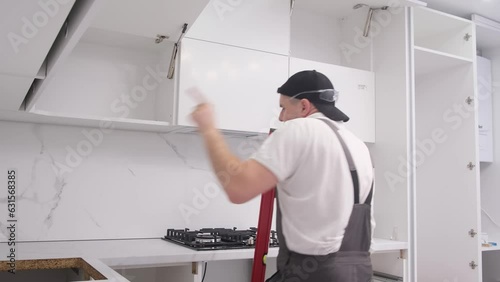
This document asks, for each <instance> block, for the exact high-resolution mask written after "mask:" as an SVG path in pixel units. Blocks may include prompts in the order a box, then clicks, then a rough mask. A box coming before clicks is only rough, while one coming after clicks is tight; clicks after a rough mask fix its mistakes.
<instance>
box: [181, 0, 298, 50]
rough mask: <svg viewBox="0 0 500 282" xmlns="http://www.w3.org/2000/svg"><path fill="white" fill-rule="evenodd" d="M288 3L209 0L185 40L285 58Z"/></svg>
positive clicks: (281, 1)
mask: <svg viewBox="0 0 500 282" xmlns="http://www.w3.org/2000/svg"><path fill="white" fill-rule="evenodd" d="M290 4H291V1H290V0H253V1H241V0H238V1H234V0H212V1H210V3H209V4H208V5H207V6H206V7H205V9H204V10H203V12H202V13H201V14H200V16H199V17H198V19H197V20H196V21H195V22H194V24H193V26H192V27H191V29H190V30H189V32H188V33H187V35H186V37H189V38H194V39H200V40H206V41H210V42H215V43H221V44H227V45H231V46H238V47H243V48H249V49H253V50H260V51H265V52H270V53H276V54H282V55H288V54H289V49H290V48H289V46H290Z"/></svg>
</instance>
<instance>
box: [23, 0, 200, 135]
mask: <svg viewBox="0 0 500 282" xmlns="http://www.w3.org/2000/svg"><path fill="white" fill-rule="evenodd" d="M181 2H182V3H181ZM206 3H208V0H200V1H191V2H190V3H189V4H186V3H185V2H184V1H175V0H172V1H156V0H148V1H142V2H141V3H138V2H136V1H107V2H106V3H103V2H102V1H95V2H94V1H81V2H78V3H77V5H78V7H77V9H75V11H74V13H72V14H71V15H70V19H71V20H70V21H69V25H70V28H69V32H68V36H64V37H62V38H58V41H57V42H56V43H57V47H58V48H56V50H55V51H54V54H53V56H52V57H51V60H50V61H49V64H48V67H47V69H48V73H47V77H46V78H45V79H43V80H40V81H37V82H36V83H35V85H34V87H33V89H32V91H31V92H30V93H29V95H28V96H27V98H26V103H25V105H26V109H27V111H29V112H30V113H32V114H38V115H41V116H40V119H41V120H47V121H49V122H50V121H51V120H53V119H52V117H58V118H60V120H61V121H62V123H67V124H69V125H71V124H73V125H79V126H80V125H88V126H94V127H96V126H97V127H102V126H101V124H102V123H106V122H107V123H109V122H112V123H113V126H114V127H115V128H122V129H136V130H155V131H168V129H167V128H166V126H167V125H172V124H173V122H172V121H173V119H174V113H173V111H174V98H175V97H174V96H175V95H176V94H175V87H176V80H177V75H178V74H177V72H178V71H174V74H175V76H174V77H173V79H168V78H167V72H168V69H169V65H170V62H171V56H172V52H173V48H174V42H176V41H177V40H178V38H179V37H180V35H181V30H182V25H183V24H184V23H187V24H188V26H190V25H191V24H192V22H194V20H195V19H196V17H197V16H198V15H199V13H200V12H201V11H202V10H203V8H204V6H205V5H206ZM98 4H100V5H98ZM173 7H176V9H172V8H173ZM116 11H120V13H117V12H116ZM94 16H95V18H94ZM158 35H164V36H165V39H164V40H157V39H158V38H157V36H158ZM176 62H177V63H175V64H174V65H176V66H178V59H177V61H176ZM24 119H25V120H31V119H32V118H31V117H30V116H27V117H25V118H24ZM170 130H171V129H170Z"/></svg>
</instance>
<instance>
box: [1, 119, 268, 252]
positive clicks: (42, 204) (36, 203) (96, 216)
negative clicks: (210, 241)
mask: <svg viewBox="0 0 500 282" xmlns="http://www.w3.org/2000/svg"><path fill="white" fill-rule="evenodd" d="M226 140H227V141H228V143H229V144H230V147H231V149H232V151H233V152H235V153H236V154H237V155H239V156H240V157H242V158H246V157H248V156H249V155H250V154H251V153H252V152H253V151H254V150H255V148H257V147H258V146H259V144H260V142H261V141H262V140H259V139H255V138H244V137H226ZM11 169H15V170H16V172H17V177H16V178H17V179H16V201H17V202H16V211H15V216H16V218H17V220H18V221H17V229H16V233H17V236H16V238H17V240H18V241H46V240H84V239H119V238H154V237H161V236H163V235H164V234H165V232H166V229H167V228H185V227H187V228H191V229H195V228H202V227H238V228H248V227H250V226H256V225H257V221H258V213H259V205H260V197H258V198H256V199H254V200H252V201H250V202H249V203H246V204H243V205H235V204H231V203H230V202H229V200H228V199H227V197H226V195H225V194H224V193H223V191H222V190H221V188H220V186H219V184H218V183H217V181H216V179H215V176H214V175H213V173H212V172H211V170H210V164H209V163H208V161H207V157H206V153H205V151H204V147H203V142H202V140H201V139H200V137H199V136H198V135H196V134H174V133H167V134H165V133H152V132H132V131H119V130H114V131H112V132H107V133H104V134H103V133H102V132H101V131H99V130H97V129H92V128H81V127H68V126H54V125H42V124H30V123H14V122H0V175H1V176H0V177H2V178H3V180H0V183H3V184H2V185H0V242H5V241H6V240H7V237H6V236H7V235H8V230H7V226H8V225H7V220H8V210H7V195H8V194H7V192H8V189H7V171H9V170H11Z"/></svg>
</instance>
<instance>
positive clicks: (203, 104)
mask: <svg viewBox="0 0 500 282" xmlns="http://www.w3.org/2000/svg"><path fill="white" fill-rule="evenodd" d="M186 93H187V94H188V95H190V96H191V97H192V98H193V99H194V100H195V101H196V103H197V104H198V105H197V106H196V108H195V109H194V111H193V112H192V113H191V118H192V119H193V121H194V122H195V123H196V125H197V126H198V129H199V131H200V132H201V133H203V132H206V131H208V130H211V129H214V128H215V114H214V111H213V107H212V105H211V104H209V103H208V101H207V99H206V98H205V96H204V95H203V94H202V93H201V91H200V90H199V89H198V88H195V87H193V88H189V89H188V90H186Z"/></svg>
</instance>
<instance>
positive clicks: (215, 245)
mask: <svg viewBox="0 0 500 282" xmlns="http://www.w3.org/2000/svg"><path fill="white" fill-rule="evenodd" d="M162 239H164V240H166V241H170V242H173V243H176V244H179V245H182V246H185V247H188V248H191V249H194V250H197V251H201V250H224V249H245V248H254V247H255V243H256V239H257V228H255V227H252V228H249V229H248V230H237V229H236V228H233V229H228V228H202V229H200V230H194V231H190V230H189V229H187V228H186V229H167V235H165V236H164V237H163V238H162ZM278 245H279V242H278V238H277V237H276V231H271V234H270V238H269V246H270V247H277V246H278Z"/></svg>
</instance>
